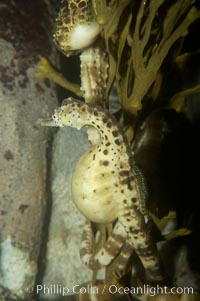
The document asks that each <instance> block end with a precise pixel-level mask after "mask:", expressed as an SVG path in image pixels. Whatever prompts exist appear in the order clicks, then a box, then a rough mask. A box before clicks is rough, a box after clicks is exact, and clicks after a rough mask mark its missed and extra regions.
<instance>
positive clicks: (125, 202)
mask: <svg viewBox="0 0 200 301" xmlns="http://www.w3.org/2000/svg"><path fill="white" fill-rule="evenodd" d="M41 124H42V125H47V126H48V125H50V126H59V127H63V126H70V127H74V128H77V129H81V128H82V127H84V126H90V127H94V128H95V129H96V130H97V132H98V135H99V136H98V137H99V139H95V143H96V144H95V145H93V147H92V148H91V149H90V150H89V151H87V152H86V153H85V154H84V155H83V156H82V157H81V159H80V161H79V162H78V164H77V166H76V170H75V172H74V175H73V180H72V196H73V201H74V202H75V204H76V206H77V207H78V209H79V210H80V212H82V214H83V215H84V216H85V217H86V218H87V219H88V220H89V221H92V222H95V223H105V224H106V223H111V222H116V225H115V228H114V230H113V233H114V234H113V236H112V237H111V238H110V240H109V243H107V247H106V248H105V250H106V252H107V259H105V264H104V258H105V257H106V256H103V255H105V253H106V252H100V253H99V254H98V255H99V256H100V257H101V256H102V258H98V255H97V256H96V257H95V259H94V258H93V260H92V261H91V262H94V261H98V259H99V261H100V262H101V264H102V265H103V264H104V265H106V264H108V263H109V262H110V260H111V259H112V258H113V256H114V255H113V254H110V259H109V248H110V247H111V245H112V244H115V240H117V236H120V235H121V238H122V239H121V241H123V240H124V241H127V242H128V243H129V244H130V245H131V246H132V248H133V249H134V250H135V252H136V253H137V255H138V256H139V258H140V260H141V262H142V264H143V266H144V268H145V270H146V272H147V275H148V276H149V277H150V278H152V279H157V280H158V279H159V280H160V279H161V278H162V274H161V271H160V265H159V256H158V253H157V250H156V247H155V245H154V244H153V243H152V240H151V238H150V236H149V233H148V231H147V228H146V224H145V219H144V212H143V200H142V192H141V187H140V183H139V182H140V181H139V180H138V171H137V170H136V169H135V167H134V158H133V156H132V152H131V147H130V145H129V143H128V141H127V139H126V136H125V134H124V133H123V131H122V130H121V129H120V127H119V125H118V123H117V121H116V120H115V119H114V117H113V116H111V115H110V114H109V113H108V112H107V111H105V110H103V109H102V108H100V107H97V106H95V105H87V104H85V103H83V102H81V101H78V100H75V99H72V98H69V99H67V100H65V101H64V103H63V105H62V106H61V107H60V108H58V109H57V110H56V111H55V113H54V115H53V117H52V119H47V120H42V121H41ZM116 245H117V243H116ZM86 247H87V246H85V248H86ZM121 247H122V243H121V245H120V244H118V249H120V248H121ZM83 249H84V246H83ZM116 252H117V251H116ZM82 253H83V254H82V255H83V258H84V261H85V263H86V264H87V265H89V260H90V258H89V257H88V256H87V255H85V257H84V252H82ZM91 262H90V263H91Z"/></svg>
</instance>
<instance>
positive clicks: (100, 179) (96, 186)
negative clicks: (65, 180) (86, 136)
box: [72, 153, 119, 223]
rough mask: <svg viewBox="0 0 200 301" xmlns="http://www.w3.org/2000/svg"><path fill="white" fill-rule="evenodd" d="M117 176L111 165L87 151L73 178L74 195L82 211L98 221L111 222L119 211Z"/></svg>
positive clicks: (92, 219) (75, 201)
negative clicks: (116, 190)
mask: <svg viewBox="0 0 200 301" xmlns="http://www.w3.org/2000/svg"><path fill="white" fill-rule="evenodd" d="M115 184H116V177H115V176H113V174H112V169H111V167H109V166H104V165H102V164H100V163H99V161H98V160H93V154H89V153H86V154H85V155H83V156H82V157H81V159H80V161H79V162H78V164H77V167H76V170H75V172H74V174H73V178H72V197H73V201H74V203H75V205H76V206H77V208H78V209H79V210H80V212H81V213H82V214H83V215H84V216H85V217H86V218H88V219H89V220H91V221H93V222H96V223H110V222H113V221H114V220H116V218H117V217H118V215H119V214H118V213H119V206H118V203H119V200H118V199H116V196H117V194H116V192H114V189H115V187H116V185H115Z"/></svg>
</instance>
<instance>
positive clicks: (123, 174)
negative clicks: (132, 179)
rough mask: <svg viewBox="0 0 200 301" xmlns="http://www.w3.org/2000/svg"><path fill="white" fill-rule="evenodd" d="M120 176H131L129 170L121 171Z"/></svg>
mask: <svg viewBox="0 0 200 301" xmlns="http://www.w3.org/2000/svg"><path fill="white" fill-rule="evenodd" d="M119 175H120V176H128V175H129V171H128V170H121V171H120V172H119Z"/></svg>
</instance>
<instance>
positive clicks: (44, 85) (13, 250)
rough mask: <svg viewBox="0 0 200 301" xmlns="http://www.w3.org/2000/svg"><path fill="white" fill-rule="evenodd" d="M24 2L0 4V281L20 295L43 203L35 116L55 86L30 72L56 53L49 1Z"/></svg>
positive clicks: (42, 149)
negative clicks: (41, 58) (49, 15)
mask: <svg viewBox="0 0 200 301" xmlns="http://www.w3.org/2000/svg"><path fill="white" fill-rule="evenodd" d="M25 2H26V1H23V0H20V1H1V5H0V104H1V113H0V138H1V144H0V254H1V265H0V267H1V271H0V286H2V287H4V288H5V290H7V289H8V290H10V297H12V296H14V295H15V296H16V297H17V298H22V299H23V298H25V296H26V288H27V286H32V285H34V282H35V279H36V276H37V273H38V258H39V254H40V248H41V242H43V236H42V235H43V234H42V233H43V223H44V218H45V212H46V206H47V194H46V178H47V159H46V152H47V144H46V141H47V140H48V139H49V138H50V137H51V134H52V130H49V129H47V128H46V129H43V128H42V129H41V128H40V127H39V126H38V125H37V119H38V118H40V117H42V116H47V115H48V114H51V112H52V111H53V108H54V107H55V106H56V102H57V101H56V94H55V86H54V85H53V84H51V83H49V82H48V81H46V80H39V79H36V77H35V72H36V69H37V64H38V61H39V55H44V56H46V57H47V58H50V59H51V60H52V61H53V62H55V58H56V55H55V53H56V52H55V49H54V48H53V47H52V45H51V42H50V40H49V36H48V30H49V27H50V21H49V19H47V18H46V15H47V11H48V9H49V8H50V6H48V5H47V2H44V1H41V0H36V1H33V2H31V3H29V5H25ZM44 25H45V26H44ZM39 268H40V267H39ZM29 297H30V295H29V294H28V295H27V297H26V298H27V299H29Z"/></svg>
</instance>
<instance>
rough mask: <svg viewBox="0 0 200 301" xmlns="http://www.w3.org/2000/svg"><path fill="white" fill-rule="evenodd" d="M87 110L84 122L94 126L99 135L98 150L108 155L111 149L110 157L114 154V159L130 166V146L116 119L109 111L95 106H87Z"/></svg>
mask: <svg viewBox="0 0 200 301" xmlns="http://www.w3.org/2000/svg"><path fill="white" fill-rule="evenodd" d="M87 110H88V114H87V115H88V116H87V117H86V116H85V117H86V120H85V124H86V125H88V126H92V127H94V128H95V129H96V130H97V131H98V133H99V135H100V139H99V141H98V143H97V144H96V148H98V151H99V152H101V153H102V154H104V155H109V151H111V152H112V157H113V155H114V157H116V160H118V161H119V160H120V161H123V162H124V164H125V163H127V165H129V166H131V162H130V161H131V157H132V156H131V148H130V145H129V143H128V141H127V138H126V136H125V134H124V133H123V131H122V129H121V128H120V126H119V125H118V123H117V121H116V119H115V118H114V117H113V116H112V115H110V114H109V112H107V111H105V110H102V109H101V108H99V107H96V106H94V107H93V106H87Z"/></svg>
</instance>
